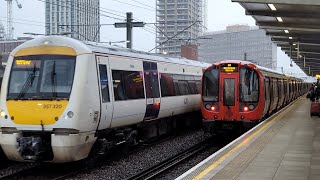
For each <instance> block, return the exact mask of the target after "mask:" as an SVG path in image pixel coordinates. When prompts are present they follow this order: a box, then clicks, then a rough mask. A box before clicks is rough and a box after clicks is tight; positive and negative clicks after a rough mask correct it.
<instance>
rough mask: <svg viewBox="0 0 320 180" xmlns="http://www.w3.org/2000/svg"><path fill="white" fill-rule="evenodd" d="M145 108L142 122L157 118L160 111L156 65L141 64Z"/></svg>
mask: <svg viewBox="0 0 320 180" xmlns="http://www.w3.org/2000/svg"><path fill="white" fill-rule="evenodd" d="M143 71H144V80H145V89H146V98H147V108H146V113H145V116H144V120H148V119H154V118H157V117H158V114H159V110H160V90H159V78H158V68H157V63H153V62H143Z"/></svg>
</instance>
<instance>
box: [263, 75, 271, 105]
mask: <svg viewBox="0 0 320 180" xmlns="http://www.w3.org/2000/svg"><path fill="white" fill-rule="evenodd" d="M264 84H265V97H266V100H269V99H270V84H269V79H266V80H265V83H264Z"/></svg>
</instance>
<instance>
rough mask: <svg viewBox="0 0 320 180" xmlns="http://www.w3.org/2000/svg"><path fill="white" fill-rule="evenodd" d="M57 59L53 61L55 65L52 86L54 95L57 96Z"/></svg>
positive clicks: (52, 72)
mask: <svg viewBox="0 0 320 180" xmlns="http://www.w3.org/2000/svg"><path fill="white" fill-rule="evenodd" d="M56 76H57V73H56V61H53V67H52V71H51V86H52V97H53V98H57V92H56V86H57V80H56Z"/></svg>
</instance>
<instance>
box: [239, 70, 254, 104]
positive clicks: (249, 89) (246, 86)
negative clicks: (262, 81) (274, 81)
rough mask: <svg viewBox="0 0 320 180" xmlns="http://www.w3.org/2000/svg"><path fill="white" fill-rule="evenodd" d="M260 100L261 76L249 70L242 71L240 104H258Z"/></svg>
mask: <svg viewBox="0 0 320 180" xmlns="http://www.w3.org/2000/svg"><path fill="white" fill-rule="evenodd" d="M258 100H259V76H258V73H257V72H256V71H254V70H253V69H249V68H241V69H240V102H257V101H258Z"/></svg>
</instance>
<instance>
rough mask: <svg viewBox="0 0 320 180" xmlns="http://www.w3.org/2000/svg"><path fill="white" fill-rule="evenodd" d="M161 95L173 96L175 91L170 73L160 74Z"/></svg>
mask: <svg viewBox="0 0 320 180" xmlns="http://www.w3.org/2000/svg"><path fill="white" fill-rule="evenodd" d="M160 84H161V95H162V97H168V96H175V95H176V91H175V87H174V83H173V78H172V77H171V75H170V74H164V73H163V74H161V75H160Z"/></svg>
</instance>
